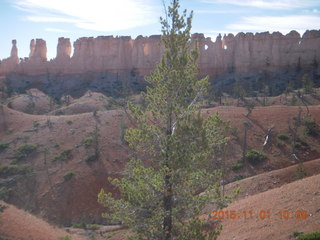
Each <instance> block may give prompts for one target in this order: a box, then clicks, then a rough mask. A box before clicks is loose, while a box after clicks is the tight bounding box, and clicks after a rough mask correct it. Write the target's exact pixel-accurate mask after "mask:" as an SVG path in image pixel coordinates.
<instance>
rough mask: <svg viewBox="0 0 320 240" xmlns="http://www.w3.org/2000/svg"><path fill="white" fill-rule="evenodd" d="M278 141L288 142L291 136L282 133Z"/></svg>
mask: <svg viewBox="0 0 320 240" xmlns="http://www.w3.org/2000/svg"><path fill="white" fill-rule="evenodd" d="M277 137H278V139H280V140H282V141H286V140H288V139H289V136H288V135H287V134H283V133H280V134H278V135H277Z"/></svg>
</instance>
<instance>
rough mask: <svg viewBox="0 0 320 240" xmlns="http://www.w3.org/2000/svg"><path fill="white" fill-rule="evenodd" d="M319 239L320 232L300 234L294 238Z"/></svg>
mask: <svg viewBox="0 0 320 240" xmlns="http://www.w3.org/2000/svg"><path fill="white" fill-rule="evenodd" d="M319 239H320V232H312V233H306V234H301V235H300V236H298V237H297V238H296V240H319Z"/></svg>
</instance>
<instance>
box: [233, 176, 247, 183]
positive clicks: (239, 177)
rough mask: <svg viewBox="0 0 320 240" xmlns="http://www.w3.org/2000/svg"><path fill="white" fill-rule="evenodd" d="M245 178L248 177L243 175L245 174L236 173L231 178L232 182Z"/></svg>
mask: <svg viewBox="0 0 320 240" xmlns="http://www.w3.org/2000/svg"><path fill="white" fill-rule="evenodd" d="M245 178H246V177H245V176H243V175H236V176H234V177H233V178H232V179H231V182H235V181H239V180H242V179H245Z"/></svg>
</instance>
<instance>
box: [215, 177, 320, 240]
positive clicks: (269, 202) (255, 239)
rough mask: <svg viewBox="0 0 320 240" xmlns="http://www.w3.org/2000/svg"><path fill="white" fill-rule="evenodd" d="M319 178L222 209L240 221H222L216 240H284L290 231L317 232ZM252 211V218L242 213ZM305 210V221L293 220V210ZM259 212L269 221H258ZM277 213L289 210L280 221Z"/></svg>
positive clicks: (318, 225) (319, 223) (319, 204)
mask: <svg viewBox="0 0 320 240" xmlns="http://www.w3.org/2000/svg"><path fill="white" fill-rule="evenodd" d="M319 209H320V175H315V176H312V177H308V178H305V179H302V180H299V181H296V182H293V183H290V184H287V185H284V186H282V187H279V188H275V189H272V190H269V191H267V192H263V193H260V194H257V195H254V196H250V197H247V198H244V199H241V200H239V201H236V202H234V203H232V204H231V205H230V206H229V207H228V208H226V209H224V211H226V210H229V211H231V210H234V211H236V212H237V213H238V214H239V216H240V218H236V219H223V220H222V224H223V231H222V234H221V236H220V237H219V240H232V239H237V240H240V239H241V240H243V239H246V240H265V239H272V240H278V239H279V240H280V239H281V240H284V239H289V237H290V235H291V234H292V232H293V231H301V232H305V233H308V232H314V231H319V230H320V212H319V211H318V210H319ZM250 210H252V211H253V214H252V219H251V218H249V217H248V218H247V219H245V218H244V216H243V211H246V212H247V216H249V214H248V213H249V211H250ZM300 210H305V211H307V212H308V213H309V216H308V217H307V219H297V218H296V217H295V216H294V215H295V213H296V211H300ZM260 211H270V218H268V217H267V218H265V219H260V218H259V214H260ZM279 211H289V213H290V218H289V219H281V218H280V215H279ZM317 211H318V212H317Z"/></svg>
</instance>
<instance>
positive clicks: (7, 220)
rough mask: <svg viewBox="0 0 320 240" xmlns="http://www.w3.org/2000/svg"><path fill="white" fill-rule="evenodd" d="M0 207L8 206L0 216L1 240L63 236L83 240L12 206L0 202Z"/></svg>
mask: <svg viewBox="0 0 320 240" xmlns="http://www.w3.org/2000/svg"><path fill="white" fill-rule="evenodd" d="M0 204H1V205H6V206H8V208H7V209H5V210H4V212H3V213H2V214H1V222H2V224H0V239H1V240H58V239H59V238H61V237H64V236H67V235H69V236H71V237H72V239H73V240H81V239H82V240H83V239H84V238H81V237H79V236H76V235H70V234H68V233H67V232H66V231H64V230H62V229H59V228H56V227H54V226H52V225H50V224H48V223H47V222H45V221H43V220H42V219H40V218H37V217H35V216H33V215H31V214H29V213H27V212H25V211H23V210H20V209H18V208H16V207H14V206H13V205H10V204H6V203H4V202H3V201H0Z"/></svg>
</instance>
